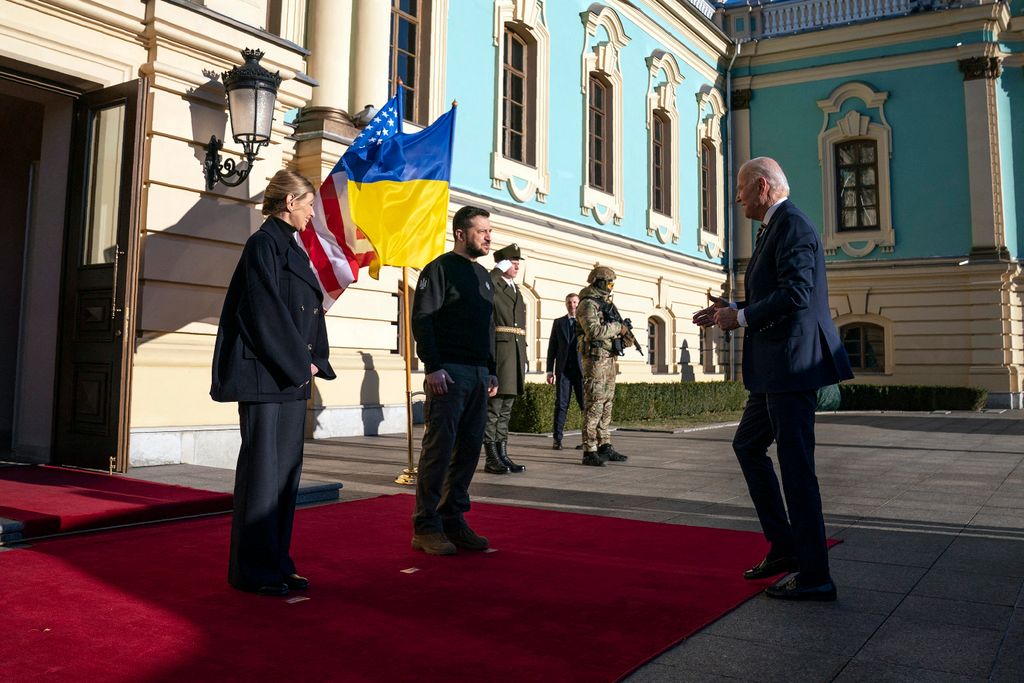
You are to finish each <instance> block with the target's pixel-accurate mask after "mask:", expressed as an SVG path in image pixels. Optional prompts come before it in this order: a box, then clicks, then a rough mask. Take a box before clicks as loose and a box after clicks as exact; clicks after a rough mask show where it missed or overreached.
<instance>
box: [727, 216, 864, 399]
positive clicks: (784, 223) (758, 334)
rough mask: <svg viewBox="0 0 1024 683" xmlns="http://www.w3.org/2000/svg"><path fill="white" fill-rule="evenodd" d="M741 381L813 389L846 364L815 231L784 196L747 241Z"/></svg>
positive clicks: (769, 388)
mask: <svg viewBox="0 0 1024 683" xmlns="http://www.w3.org/2000/svg"><path fill="white" fill-rule="evenodd" d="M743 286H744V291H745V294H746V301H743V302H741V303H739V304H737V306H738V307H739V308H742V309H743V315H744V317H745V318H746V323H747V327H746V329H745V331H744V336H743V384H744V385H746V387H747V389H749V390H750V391H752V392H756V393H778V392H785V391H802V390H807V389H817V388H819V387H823V386H826V385H828V384H835V383H836V382H839V381H841V380H844V379H851V378H852V377H853V372H852V370H851V369H850V361H849V358H847V356H846V351H845V350H844V349H843V345H842V343H841V342H840V340H839V333H838V332H837V331H836V326H835V323H833V322H832V314H831V310H830V309H829V305H828V282H827V281H826V279H825V255H824V253H823V250H822V246H821V240H820V239H819V238H818V231H817V230H815V228H814V226H813V225H812V224H811V221H810V219H809V218H808V217H807V216H806V215H804V213H803V212H802V211H800V209H798V208H797V207H796V206H795V205H794V204H793V202H791V201H789V200H786V201H785V202H783V203H782V204H781V205H780V206H779V208H778V209H776V210H775V213H774V214H773V215H772V219H771V221H769V222H768V223H767V224H766V226H765V232H764V234H763V236H762V237H761V238H760V239H759V240H758V241H757V244H756V245H755V246H754V252H753V254H751V256H750V261H749V263H748V264H747V271H746V275H745V277H744V282H743Z"/></svg>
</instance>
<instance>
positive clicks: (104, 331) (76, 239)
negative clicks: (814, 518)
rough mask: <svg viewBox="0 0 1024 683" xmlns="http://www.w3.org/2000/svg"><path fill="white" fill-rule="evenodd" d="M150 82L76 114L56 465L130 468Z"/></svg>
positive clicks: (101, 97) (93, 97) (92, 100)
mask: <svg viewBox="0 0 1024 683" xmlns="http://www.w3.org/2000/svg"><path fill="white" fill-rule="evenodd" d="M146 94H147V82H146V80H145V79H139V80H136V81H130V82H128V83H122V84H121V85H117V86H114V87H111V88H105V89H103V90H100V91H97V92H92V93H89V94H87V95H84V96H83V97H82V98H81V100H79V102H78V105H77V108H76V112H75V124H74V125H75V130H74V135H73V147H72V153H71V165H70V168H69V173H68V175H69V177H70V178H71V181H70V186H69V191H68V211H67V215H68V222H67V229H66V232H65V238H64V246H65V249H64V281H63V289H62V294H61V313H60V316H61V333H60V366H59V375H58V380H57V412H56V419H55V420H54V460H55V461H56V462H57V463H59V464H62V465H72V466H76V467H87V468H92V469H103V470H106V469H108V468H109V469H114V470H117V471H119V472H123V471H125V470H126V469H127V467H128V409H129V401H130V386H131V358H132V351H133V343H134V335H133V334H132V332H133V328H132V325H131V315H130V313H131V311H132V309H133V308H134V307H135V298H136V293H137V284H138V261H139V259H138V241H139V240H138V221H139V218H138V216H139V199H140V195H141V176H142V174H141V170H142V155H143V135H144V122H145V115H144V106H145V103H146Z"/></svg>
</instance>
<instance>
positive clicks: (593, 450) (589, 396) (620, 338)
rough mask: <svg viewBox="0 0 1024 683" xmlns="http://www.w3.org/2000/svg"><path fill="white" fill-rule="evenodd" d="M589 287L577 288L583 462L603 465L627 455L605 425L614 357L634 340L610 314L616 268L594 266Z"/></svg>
mask: <svg viewBox="0 0 1024 683" xmlns="http://www.w3.org/2000/svg"><path fill="white" fill-rule="evenodd" d="M587 282H588V283H589V286H588V287H585V288H584V289H583V290H582V291H581V292H580V305H579V307H578V308H577V309H576V321H577V322H578V323H579V327H580V341H579V344H580V355H581V356H582V357H583V408H584V409H583V464H584V465H592V466H595V467H603V466H604V464H605V463H606V462H607V461H609V460H611V461H613V462H623V461H625V460H627V458H626V456H625V455H623V454H622V453H619V452H618V451H616V450H615V449H614V448H612V444H611V435H610V434H609V432H608V425H609V424H610V423H611V421H612V403H613V402H614V400H615V372H616V368H615V359H616V358H617V357H618V356H619V355H621V353H622V349H623V348H624V347H625V346H627V345H632V344H633V343H634V341H635V340H634V339H633V333H632V332H631V331H630V330H629V328H628V327H627V326H626V325H625V324H624V323H621V322H613V321H612V320H610V319H609V318H610V317H618V316H609V313H610V312H611V310H613V309H614V304H612V302H611V297H612V288H613V287H614V286H615V271H614V270H612V269H611V268H608V267H607V266H597V267H596V268H594V269H593V270H592V271H590V275H589V276H587Z"/></svg>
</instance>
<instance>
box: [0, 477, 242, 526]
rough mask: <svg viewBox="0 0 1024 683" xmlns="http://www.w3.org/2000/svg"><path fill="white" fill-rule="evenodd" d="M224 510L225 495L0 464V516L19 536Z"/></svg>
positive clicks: (226, 505)
mask: <svg viewBox="0 0 1024 683" xmlns="http://www.w3.org/2000/svg"><path fill="white" fill-rule="evenodd" d="M230 509H231V494H230V493H217V492H214V491H201V490H199V489H191V488H187V487H184V486H170V485H167V484H156V483H153V482H149V481H140V480H138V479H129V478H128V477H124V476H120V475H113V476H112V475H108V474H101V473H98V472H87V471H83V470H72V469H65V468H63V467H48V466H42V465H31V466H12V467H0V517H6V518H7V519H15V520H18V521H19V522H23V523H24V524H25V529H24V531H23V532H22V533H23V536H24V537H25V538H29V537H35V536H46V535H48V534H56V533H61V532H67V531H81V530H83V529H98V528H102V527H108V526H117V525H120V524H131V523H134V522H151V521H154V520H159V519H169V518H172V517H185V516H188V515H199V514H203V513H207V512H223V511H225V510H230Z"/></svg>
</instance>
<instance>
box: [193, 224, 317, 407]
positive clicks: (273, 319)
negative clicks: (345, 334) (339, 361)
mask: <svg viewBox="0 0 1024 683" xmlns="http://www.w3.org/2000/svg"><path fill="white" fill-rule="evenodd" d="M294 234H295V230H294V229H293V228H292V227H291V226H290V225H288V224H287V223H285V222H284V221H282V220H280V219H278V218H274V217H270V218H268V219H267V220H266V221H265V222H264V223H263V225H262V226H260V229H259V230H257V231H256V232H255V233H253V235H252V236H251V237H250V238H249V240H248V241H247V242H246V243H245V247H244V248H243V249H242V256H241V258H240V259H239V261H238V266H237V267H236V268H235V273H234V275H233V276H232V277H231V283H230V284H229V285H228V292H227V296H226V297H225V298H224V308H223V310H222V311H221V317H220V328H219V330H218V331H217V345H216V348H215V350H214V354H213V386H212V388H211V389H210V396H212V397H213V399H214V400H215V401H222V402H232V401H240V402H241V401H246V402H258V403H280V402H285V401H296V400H301V399H308V398H309V396H310V386H311V385H310V383H309V380H310V378H311V377H312V373H311V372H310V368H309V366H310V364H311V363H312V364H313V365H316V367H317V369H318V372H317V376H318V377H320V378H323V379H334V378H335V374H334V369H333V368H331V364H330V362H329V360H328V354H329V348H328V344H327V327H326V323H325V319H324V309H323V303H322V295H321V293H320V285H319V283H318V282H317V280H316V278H315V277H314V276H313V271H312V270H311V269H310V265H309V257H308V256H307V255H306V253H305V252H304V251H303V250H302V248H301V247H299V245H298V243H296V242H295V238H294Z"/></svg>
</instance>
